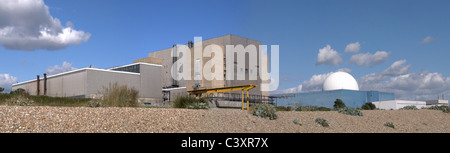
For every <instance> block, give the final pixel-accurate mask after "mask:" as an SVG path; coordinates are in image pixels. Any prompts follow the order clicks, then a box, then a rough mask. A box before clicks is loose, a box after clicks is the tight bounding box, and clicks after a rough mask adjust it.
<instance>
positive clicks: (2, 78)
mask: <svg viewBox="0 0 450 153" xmlns="http://www.w3.org/2000/svg"><path fill="white" fill-rule="evenodd" d="M18 80H19V79H18V78H17V77H14V76H11V75H9V74H0V87H2V88H5V91H4V92H10V91H11V89H12V84H14V83H16V82H17V81H18Z"/></svg>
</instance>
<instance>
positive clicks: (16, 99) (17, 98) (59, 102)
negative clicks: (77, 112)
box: [0, 89, 91, 107]
mask: <svg viewBox="0 0 450 153" xmlns="http://www.w3.org/2000/svg"><path fill="white" fill-rule="evenodd" d="M90 100H91V99H90V98H67V97H48V96H31V95H29V94H28V93H27V92H25V90H23V89H17V90H15V91H11V92H10V94H6V93H4V94H1V93H0V105H10V106H11V105H13V106H31V105H34V106H60V107H81V106H86V105H87V103H88V102H89V101H90Z"/></svg>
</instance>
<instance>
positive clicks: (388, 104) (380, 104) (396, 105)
mask: <svg viewBox="0 0 450 153" xmlns="http://www.w3.org/2000/svg"><path fill="white" fill-rule="evenodd" d="M372 104H374V105H375V106H376V107H377V108H379V109H385V110H390V109H394V110H396V109H401V108H403V107H405V106H416V107H417V108H418V109H422V108H425V107H426V102H425V101H415V100H399V99H395V100H386V101H375V102H372Z"/></svg>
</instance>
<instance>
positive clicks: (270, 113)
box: [251, 104, 277, 120]
mask: <svg viewBox="0 0 450 153" xmlns="http://www.w3.org/2000/svg"><path fill="white" fill-rule="evenodd" d="M251 111H252V114H253V115H255V116H258V117H261V118H266V119H269V120H275V119H277V114H276V113H275V112H276V109H275V106H273V105H270V104H258V105H256V106H255V107H253V108H252V109H251Z"/></svg>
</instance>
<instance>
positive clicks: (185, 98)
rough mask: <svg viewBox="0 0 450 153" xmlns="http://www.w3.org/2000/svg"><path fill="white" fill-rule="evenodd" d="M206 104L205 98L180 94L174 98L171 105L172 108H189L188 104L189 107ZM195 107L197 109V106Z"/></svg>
mask: <svg viewBox="0 0 450 153" xmlns="http://www.w3.org/2000/svg"><path fill="white" fill-rule="evenodd" d="M196 103H203V104H196ZM207 104H208V102H207V100H206V99H205V98H200V99H196V98H194V97H192V96H189V95H182V96H178V97H177V98H176V99H175V102H174V104H173V106H172V107H173V108H189V106H191V108H194V107H200V106H208V105H207ZM208 108H209V107H208ZM196 109H198V108H196Z"/></svg>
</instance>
